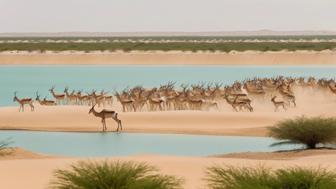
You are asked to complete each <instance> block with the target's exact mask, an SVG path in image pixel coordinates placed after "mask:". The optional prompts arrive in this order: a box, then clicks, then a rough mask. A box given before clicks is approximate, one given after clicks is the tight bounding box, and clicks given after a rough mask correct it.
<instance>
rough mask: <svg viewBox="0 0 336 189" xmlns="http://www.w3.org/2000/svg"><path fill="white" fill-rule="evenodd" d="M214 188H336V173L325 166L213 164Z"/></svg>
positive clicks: (211, 180) (210, 174)
mask: <svg viewBox="0 0 336 189" xmlns="http://www.w3.org/2000/svg"><path fill="white" fill-rule="evenodd" d="M207 174H208V177H207V181H208V185H209V188H210V189H333V188H336V174H335V173H334V172H331V171H327V170H325V169H321V168H318V169H308V168H300V167H293V168H288V169H278V170H274V171H273V170H271V169H268V168H265V167H263V166H261V167H258V168H246V167H240V168H234V167H231V166H227V167H218V166H214V167H210V168H208V172H207Z"/></svg>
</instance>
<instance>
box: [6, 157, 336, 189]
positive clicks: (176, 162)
mask: <svg viewBox="0 0 336 189" xmlns="http://www.w3.org/2000/svg"><path fill="white" fill-rule="evenodd" d="M79 160H87V159H84V158H49V159H45V158H43V159H17V160H0V170H6V171H0V178H1V183H0V187H1V188H11V189H21V188H27V187H28V186H29V188H34V189H43V188H46V187H47V186H48V185H49V183H50V181H51V180H52V178H53V177H52V176H53V171H54V170H55V169H60V168H62V169H63V168H68V167H69V165H70V164H71V163H75V162H77V161H79ZM90 160H105V159H102V158H98V159H92V158H91V159H90ZM108 160H111V161H112V160H121V161H129V160H131V161H137V162H146V163H148V164H150V165H154V166H156V167H157V168H159V169H160V172H161V173H163V174H170V175H175V176H177V177H180V178H183V179H184V181H185V183H184V188H186V189H204V188H206V187H205V185H206V182H205V180H204V178H205V176H206V175H205V171H206V168H207V167H209V166H213V165H234V166H249V167H250V166H259V165H264V166H266V167H270V168H274V169H275V168H284V167H287V166H303V167H309V168H310V167H322V168H328V169H331V170H333V169H335V168H336V155H335V154H329V155H328V154H327V155H314V156H305V157H299V158H295V159H291V160H251V159H233V158H215V157H174V156H158V155H143V156H128V157H114V158H108ZM18 181H19V182H18Z"/></svg>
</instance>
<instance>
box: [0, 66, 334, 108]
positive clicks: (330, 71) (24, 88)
mask: <svg viewBox="0 0 336 189" xmlns="http://www.w3.org/2000/svg"><path fill="white" fill-rule="evenodd" d="M278 75H284V76H305V77H308V76H315V77H318V78H321V77H332V78H334V77H335V75H336V67H335V66H324V67H318V66H102V65H99V66H0V106H8V105H13V104H14V103H13V101H12V99H13V93H14V91H18V96H19V97H28V96H30V97H34V98H35V92H36V91H37V90H38V91H39V93H40V94H41V97H44V96H48V97H49V98H50V94H49V92H48V89H49V88H50V87H51V86H52V85H55V86H56V91H57V92H63V90H64V87H65V86H69V87H70V89H83V90H84V91H91V90H92V89H97V90H101V89H105V90H106V91H114V90H119V89H123V88H125V87H128V86H129V87H132V86H135V85H143V86H145V87H153V86H158V85H160V84H163V83H166V82H168V81H176V82H177V84H180V83H189V84H193V83H198V82H223V83H224V84H230V83H232V82H234V81H235V80H243V79H246V78H253V77H257V76H258V77H272V76H278Z"/></svg>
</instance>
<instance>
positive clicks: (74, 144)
mask: <svg viewBox="0 0 336 189" xmlns="http://www.w3.org/2000/svg"><path fill="white" fill-rule="evenodd" d="M5 138H11V140H12V141H13V143H12V144H11V145H12V146H17V147H22V148H24V149H27V150H30V151H33V152H39V153H46V154H52V155H64V156H78V157H94V156H101V157H103V156H123V155H136V154H160V155H178V156H207V155H214V154H225V153H233V152H247V151H253V152H262V151H275V150H285V149H292V148H293V147H298V146H286V147H281V148H279V147H277V148H274V147H272V148H271V147H269V145H270V144H272V143H273V142H275V140H273V139H271V138H266V137H230V136H206V135H177V134H140V133H69V132H68V133H67V132H36V131H0V139H5Z"/></svg>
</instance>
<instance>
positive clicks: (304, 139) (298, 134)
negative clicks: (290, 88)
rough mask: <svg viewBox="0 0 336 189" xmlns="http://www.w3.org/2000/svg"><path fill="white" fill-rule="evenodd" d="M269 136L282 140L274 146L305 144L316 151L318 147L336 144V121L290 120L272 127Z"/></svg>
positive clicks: (318, 119) (319, 119)
mask: <svg viewBox="0 0 336 189" xmlns="http://www.w3.org/2000/svg"><path fill="white" fill-rule="evenodd" d="M269 134H270V136H271V137H274V138H276V139H279V140H282V141H281V142H278V143H274V144H272V146H276V145H282V144H304V145H306V147H307V148H309V149H314V148H316V146H317V145H325V144H332V143H335V142H336V119H335V118H321V117H313V118H305V117H299V118H296V119H289V120H285V121H281V122H279V123H278V124H276V125H275V126H274V127H270V128H269Z"/></svg>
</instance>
